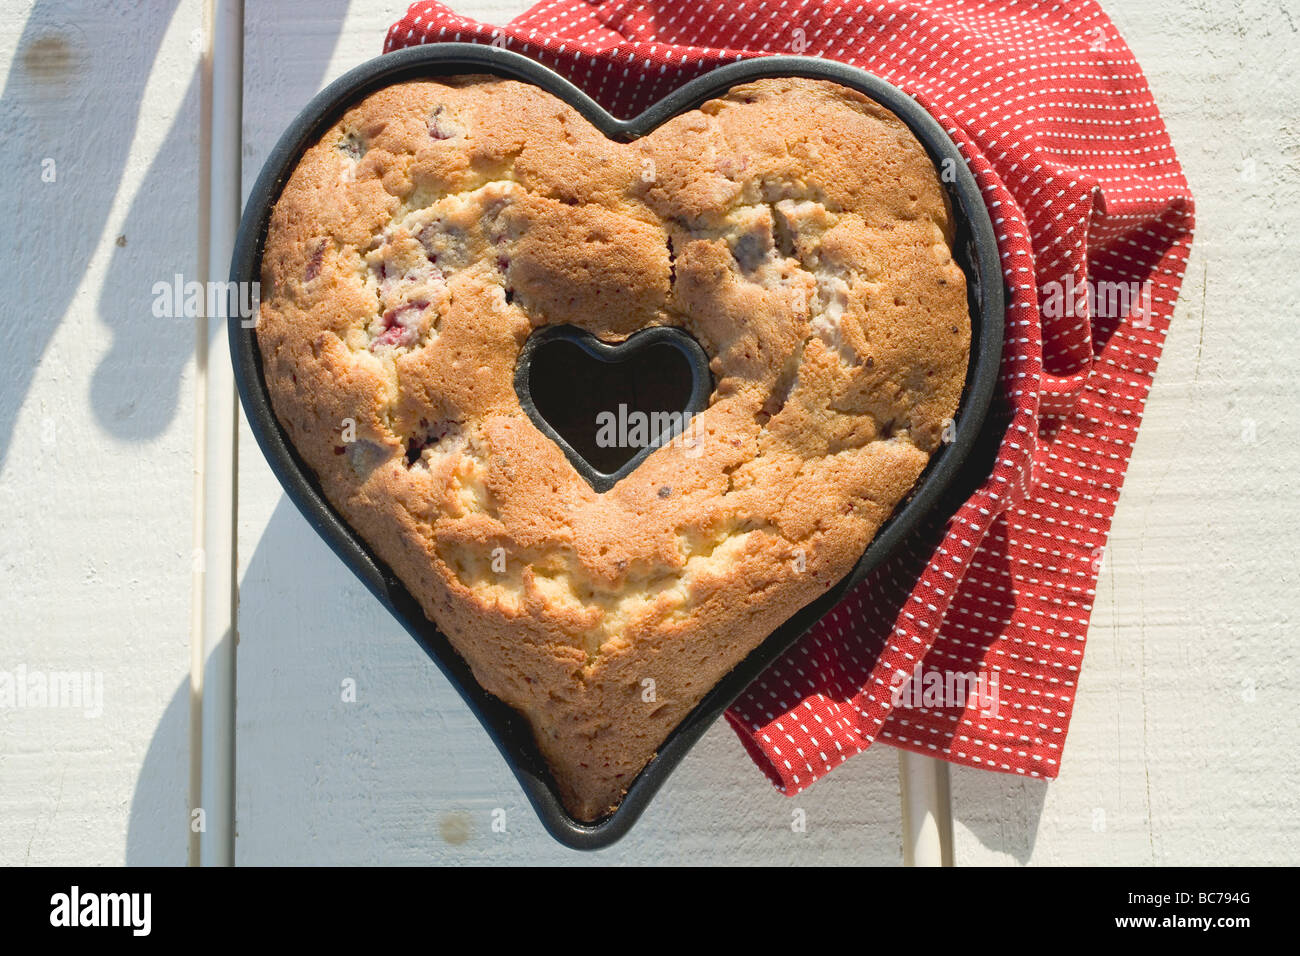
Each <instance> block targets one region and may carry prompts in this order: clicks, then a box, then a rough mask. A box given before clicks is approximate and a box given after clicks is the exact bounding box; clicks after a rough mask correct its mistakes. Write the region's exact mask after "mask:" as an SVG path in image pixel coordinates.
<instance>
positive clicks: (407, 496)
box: [257, 77, 970, 820]
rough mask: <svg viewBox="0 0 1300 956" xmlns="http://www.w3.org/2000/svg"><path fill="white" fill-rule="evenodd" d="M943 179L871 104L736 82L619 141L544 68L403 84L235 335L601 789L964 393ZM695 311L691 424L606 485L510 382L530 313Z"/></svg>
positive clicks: (333, 485) (612, 323) (849, 555)
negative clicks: (584, 470) (701, 384)
mask: <svg viewBox="0 0 1300 956" xmlns="http://www.w3.org/2000/svg"><path fill="white" fill-rule="evenodd" d="M951 236H952V227H951V222H950V218H949V213H948V209H947V206H946V200H945V197H944V193H943V190H942V188H941V186H940V184H939V182H938V179H937V177H936V175H935V171H934V169H933V167H932V165H931V164H930V162H929V160H928V158H927V157H926V155H925V152H924V151H923V149H922V148H921V146H920V145H919V144H918V143H917V142H916V140H915V139H914V138H913V137H912V135H911V133H910V132H909V131H908V130H907V128H906V127H905V126H904V125H903V124H902V123H901V122H899V121H898V120H897V119H896V118H895V117H894V116H893V115H892V114H891V113H889V112H888V111H886V110H884V109H883V108H881V107H880V106H878V105H877V104H875V103H874V102H872V101H870V100H869V99H867V98H866V97H863V96H861V95H860V94H858V93H856V92H853V91H850V90H847V89H844V88H842V87H839V86H836V85H834V84H831V83H827V82H823V81H815V80H804V79H769V80H760V81H757V82H754V83H750V84H746V85H744V86H740V87H737V88H735V89H733V90H731V91H730V92H729V93H728V94H727V95H726V96H724V97H722V98H720V99H717V100H713V101H711V102H709V103H706V104H705V105H704V106H703V107H702V108H701V109H699V110H696V111H692V112H690V113H686V114H683V115H681V116H678V117H676V118H675V119H673V120H671V121H670V122H668V123H666V124H665V125H664V126H662V127H661V128H660V129H658V130H656V131H655V132H653V133H652V134H650V135H649V136H646V137H645V138H643V139H641V140H638V141H636V142H633V143H630V144H620V143H614V142H611V141H609V140H607V139H606V138H605V137H604V136H602V135H601V134H600V133H599V132H597V131H596V130H595V129H593V128H592V127H591V126H590V125H589V124H587V123H586V122H585V121H584V120H583V119H582V118H581V117H580V116H579V115H578V114H577V113H576V112H575V111H574V110H573V109H572V108H570V107H569V106H567V105H565V104H564V103H562V102H560V101H559V100H557V99H555V98H554V97H552V96H550V95H549V94H547V93H544V92H542V91H540V90H538V89H536V88H534V87H531V86H528V85H525V84H522V83H517V82H513V81H507V80H499V79H494V78H486V77H465V78H458V79H455V80H449V81H442V82H435V81H428V82H412V83H405V84H401V85H398V86H393V87H390V88H387V89H384V90H381V91H379V92H378V93H375V94H373V95H371V96H370V97H368V98H367V99H366V100H364V101H363V102H362V103H360V104H359V105H357V106H355V107H354V108H352V109H351V110H349V111H348V112H347V113H346V114H345V115H344V116H343V118H342V119H341V120H340V121H339V123H338V124H337V125H335V126H334V127H333V128H332V129H331V130H330V131H329V132H328V133H327V134H325V136H324V137H323V138H322V139H321V141H320V142H319V143H318V144H317V145H315V146H314V147H312V148H311V149H310V150H308V151H307V153H306V154H305V156H304V157H303V159H302V160H301V162H300V163H299V164H298V166H297V168H296V170H295V171H294V173H293V175H292V176H291V178H290V179H289V182H288V184H287V185H286V186H285V189H284V192H283V194H282V196H281V197H280V199H279V201H278V202H277V204H276V206H275V209H274V212H273V214H272V217H271V223H270V228H269V232H268V236H267V241H266V247H265V253H264V256H263V275H262V284H263V285H262V289H263V298H262V306H261V313H260V319H259V324H258V328H257V336H258V341H259V345H260V347H261V351H262V356H263V362H264V367H265V372H266V380H267V385H268V388H269V389H270V393H271V398H272V401H273V404H274V407H275V410H276V414H277V415H278V417H279V418H280V421H281V423H282V424H283V425H284V427H285V429H286V430H287V432H288V434H289V436H290V438H291V439H292V441H293V442H294V445H295V446H296V447H297V449H298V451H299V452H300V453H301V455H302V456H303V458H304V460H305V461H306V462H307V463H308V464H309V465H310V467H311V468H312V469H313V470H314V471H315V473H316V474H317V476H318V477H319V479H320V482H321V484H322V486H323V488H324V490H325V493H326V495H327V496H328V498H329V500H330V501H331V502H332V503H333V504H334V506H335V507H336V508H338V509H339V511H340V512H341V513H342V515H343V516H344V517H345V518H346V520H347V521H348V522H349V523H350V524H351V525H352V526H353V527H354V528H356V529H357V531H358V532H359V533H360V534H361V535H362V537H364V538H365V539H366V541H367V542H369V543H370V545H371V547H372V548H373V549H374V550H375V552H376V553H377V554H378V555H379V557H380V558H381V559H383V560H384V561H385V562H387V563H388V565H389V566H390V567H391V568H392V569H393V571H394V572H395V573H396V574H397V575H398V576H399V577H400V578H401V579H402V580H403V582H405V584H406V585H407V587H408V588H409V589H410V591H411V593H413V594H414V595H416V597H417V598H418V599H419V600H420V601H421V602H422V604H423V606H424V609H425V611H426V613H427V614H428V615H429V617H430V618H431V619H432V620H434V621H435V622H436V623H437V624H438V626H439V627H440V628H441V629H442V630H443V631H444V632H445V633H446V634H447V636H448V637H449V639H450V640H451V642H452V644H453V645H454V646H455V647H456V648H457V650H458V651H459V652H460V653H461V654H462V655H463V656H464V657H465V659H466V660H467V661H468V662H469V664H470V666H471V667H472V669H473V671H474V674H475V677H476V678H477V679H478V681H479V682H480V683H481V684H482V685H483V686H484V687H485V688H486V689H487V690H488V691H490V692H491V693H493V694H495V695H497V696H498V697H500V698H501V699H502V700H504V701H506V702H507V703H508V704H510V705H511V706H512V707H515V708H516V709H518V710H519V711H521V712H522V713H523V714H524V715H525V716H526V717H527V718H528V720H529V721H530V723H531V725H532V727H533V730H534V732H535V734H536V737H537V740H538V743H539V745H540V747H541V750H542V752H543V754H544V756H545V757H546V759H547V760H548V762H549V763H550V766H551V768H552V770H553V772H554V775H555V778H556V781H557V783H558V785H559V788H560V790H561V793H562V795H563V797H564V800H565V803H566V805H567V806H568V808H569V810H570V812H572V813H573V814H574V815H575V816H577V817H579V818H581V819H585V820H592V819H596V818H598V817H600V816H602V815H603V814H605V813H606V812H608V811H609V810H611V809H612V808H613V807H614V806H616V805H617V803H618V801H619V800H620V798H621V796H622V794H623V792H624V791H625V789H626V787H627V786H628V784H629V783H630V782H631V781H632V779H633V778H634V777H635V776H636V774H637V772H638V771H640V769H641V768H642V767H643V766H644V765H645V764H646V763H647V762H648V761H649V760H650V758H651V757H652V756H653V755H654V753H655V751H656V749H657V748H658V747H659V745H660V744H661V743H662V741H663V739H664V738H665V737H666V736H667V734H668V733H669V732H670V731H671V730H672V729H673V728H674V727H675V726H676V725H677V724H678V723H679V722H680V721H681V720H682V718H684V717H685V716H686V714H687V713H688V712H689V711H690V710H691V708H692V707H694V705H695V704H696V703H697V702H698V701H699V699H700V698H701V697H702V696H703V695H704V694H705V693H706V692H707V691H708V690H709V689H710V688H712V687H713V686H714V685H715V684H716V683H717V682H718V681H719V680H720V679H721V678H722V676H723V675H724V674H726V673H727V672H728V671H729V670H730V669H731V668H732V667H733V666H735V665H736V664H737V663H738V662H739V661H740V660H741V659H743V658H744V657H745V656H746V654H748V653H749V651H750V650H752V649H753V648H754V647H755V646H756V645H757V644H759V643H760V642H761V641H762V639H763V638H764V637H766V636H767V635H768V634H769V633H770V632H771V631H772V630H774V629H775V628H776V627H778V626H779V625H780V624H781V623H782V622H783V621H785V620H786V619H787V618H789V617H790V616H791V615H792V614H793V613H794V612H795V611H797V610H798V609H799V608H800V607H802V606H803V605H805V604H807V603H808V602H809V601H811V600H813V599H814V598H815V597H817V596H818V595H819V594H821V593H823V592H824V591H825V590H826V589H827V588H828V587H830V586H831V585H832V584H833V583H834V582H835V581H837V580H839V579H840V578H841V577H842V576H843V575H844V574H845V573H847V572H848V571H849V569H850V568H851V567H852V566H853V564H854V563H855V562H856V560H857V559H858V557H859V556H860V555H861V553H862V551H863V550H864V549H865V547H866V546H867V544H868V543H869V542H870V540H871V539H872V537H873V536H874V535H875V533H876V530H877V528H878V527H879V526H880V524H881V523H882V522H883V521H884V519H885V518H887V517H888V516H889V514H890V513H891V512H892V511H893V510H894V508H895V507H896V505H897V504H898V503H899V501H901V500H902V499H903V497H904V496H905V495H906V494H907V493H908V491H909V490H910V488H911V487H912V485H913V483H914V482H915V480H916V478H917V477H918V476H919V475H920V473H921V471H922V469H923V468H924V467H925V464H926V462H927V461H928V459H929V455H930V453H931V452H932V451H933V450H934V449H935V448H936V447H937V445H938V443H939V442H940V440H941V432H942V430H943V427H944V423H945V420H946V419H948V418H949V416H951V415H952V414H953V413H954V411H955V409H956V407H957V403H958V399H959V397H960V394H961V390H962V387H963V384H964V377H965V370H966V362H967V353H968V349H969V345H970V321H969V316H968V314H967V307H966V291H965V280H964V277H963V275H962V272H961V270H960V268H959V267H958V266H957V265H956V264H955V263H954V262H953V261H952V258H951V255H950V251H949V244H950V242H951ZM557 323H559V324H573V325H577V326H579V327H581V328H585V329H587V330H589V331H591V332H593V333H594V334H596V335H598V336H601V337H604V338H607V339H617V338H622V337H625V336H627V335H628V334H630V333H631V332H633V331H635V330H636V329H638V328H641V327H643V326H646V325H656V324H667V325H678V326H681V327H683V328H685V329H686V330H687V331H689V332H690V333H691V334H692V335H694V336H695V337H696V339H698V340H699V342H700V343H701V344H702V345H703V346H704V348H705V350H706V351H707V352H708V353H709V355H710V357H711V360H712V368H713V371H714V375H715V380H716V391H715V393H714V395H713V396H712V398H711V401H710V405H709V407H708V409H707V410H705V411H704V412H702V413H701V414H700V415H698V416H697V417H696V419H695V421H694V426H693V430H692V439H691V440H688V441H681V440H678V441H674V442H673V443H671V444H669V445H666V446H664V447H662V448H660V449H658V450H656V451H655V452H654V453H653V454H651V455H650V457H649V458H647V459H646V460H645V461H644V462H643V463H642V464H641V465H640V467H639V468H637V470H636V471H635V472H633V473H632V474H631V475H630V476H628V477H627V478H625V479H624V480H622V481H621V482H619V483H618V484H617V485H615V486H614V487H613V488H612V489H611V490H609V491H608V492H606V493H605V494H603V495H602V494H597V493H596V492H594V491H593V490H592V488H591V487H590V486H589V485H587V484H586V482H585V481H584V480H583V479H582V478H581V477H580V476H579V474H578V473H577V472H576V471H575V470H574V469H573V467H572V466H571V465H570V464H569V462H568V460H567V459H566V458H565V456H564V454H563V453H562V452H561V450H560V449H559V448H558V447H557V446H556V445H555V444H554V443H553V442H551V441H550V440H549V439H547V438H546V437H544V436H543V434H542V433H541V432H539V431H538V429H537V428H536V426H535V425H534V424H533V423H532V421H531V420H530V419H529V418H528V417H527V415H526V414H525V413H524V412H523V410H522V408H521V407H520V404H519V401H518V398H517V396H516V394H515V391H514V387H513V372H514V367H515V362H516V358H517V356H518V354H519V350H520V348H521V347H522V345H523V343H524V341H525V340H526V339H527V337H528V336H529V334H530V333H531V332H532V331H533V330H534V329H535V328H537V327H539V326H542V325H547V324H557Z"/></svg>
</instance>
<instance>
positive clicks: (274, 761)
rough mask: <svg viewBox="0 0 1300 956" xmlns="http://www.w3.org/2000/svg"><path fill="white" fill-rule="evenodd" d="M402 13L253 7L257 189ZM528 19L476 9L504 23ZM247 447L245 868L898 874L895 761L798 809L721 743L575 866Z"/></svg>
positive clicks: (707, 746)
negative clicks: (312, 102) (307, 110)
mask: <svg viewBox="0 0 1300 956" xmlns="http://www.w3.org/2000/svg"><path fill="white" fill-rule="evenodd" d="M397 6H398V5H389V7H388V8H385V6H384V5H383V4H369V3H366V4H361V3H357V4H353V5H352V6H351V7H349V8H348V9H347V10H346V16H342V14H343V12H344V11H343V10H342V9H341V8H340V6H339V5H338V4H335V5H334V6H333V7H331V6H330V5H329V4H317V5H315V6H314V7H313V8H312V10H311V12H310V14H309V16H308V17H307V19H303V18H302V14H301V13H300V12H299V11H301V10H302V8H301V7H299V6H296V5H294V4H291V3H287V2H279V3H258V4H256V5H250V9H249V10H248V18H249V19H248V25H247V33H248V39H247V43H246V48H245V62H246V73H245V77H246V82H245V94H244V95H245V99H244V112H245V117H246V119H245V131H246V143H245V182H246V184H247V183H249V182H251V178H252V177H253V176H255V175H256V172H257V169H258V167H259V165H260V162H261V160H262V158H264V157H265V155H266V153H267V150H269V149H270V147H271V146H272V145H273V143H274V141H275V138H276V137H277V136H278V135H279V133H280V131H281V130H282V129H283V127H284V126H285V124H287V123H288V122H289V120H290V119H291V118H292V117H293V115H294V114H295V112H296V111H297V110H298V109H299V108H300V107H301V106H302V105H303V104H305V103H306V101H307V99H308V98H309V97H310V96H311V95H312V94H313V93H315V92H316V90H317V89H318V88H319V87H320V86H322V85H323V84H324V82H325V81H327V80H328V79H332V78H333V77H335V76H337V75H338V74H339V73H341V72H343V71H344V70H345V69H347V68H349V67H351V66H353V65H355V64H357V63H360V62H362V61H363V60H365V59H367V58H368V57H370V56H373V55H375V54H376V53H377V52H378V51H379V50H380V49H381V48H382V43H383V37H384V32H385V30H386V28H387V26H388V24H389V23H391V22H392V20H393V19H395V14H396V12H397V10H396V9H393V8H394V7H397ZM524 6H525V4H522V3H518V4H499V3H498V4H488V5H484V6H482V7H478V6H476V5H472V4H458V5H457V8H458V9H459V10H460V11H461V12H464V13H465V14H466V15H468V16H476V17H482V18H484V19H495V22H504V20H505V19H508V16H509V15H510V12H511V11H512V10H514V11H517V10H521V9H523V8H524ZM497 11H502V12H501V13H497ZM494 14H495V16H493V15H494ZM240 447H241V449H249V452H248V453H247V454H241V456H240V476H239V479H240V486H239V496H240V498H239V500H240V533H239V540H240V547H241V554H240V578H241V585H240V614H239V632H240V643H239V683H238V707H237V715H238V728H239V742H238V748H237V764H238V786H237V808H238V811H237V812H238V822H239V840H238V845H237V851H236V858H237V861H238V862H239V863H246V864H252V863H271V862H282V863H444V862H462V861H475V862H488V861H492V862H507V861H513V862H524V861H526V862H543V861H554V862H591V861H594V860H604V861H610V862H632V861H640V862H673V861H676V862H698V863H705V862H719V863H721V862H737V863H739V862H746V863H764V862H766V863H789V862H795V861H797V860H814V859H815V860H821V861H825V862H832V863H834V862H844V863H847V862H877V863H885V864H896V863H898V862H899V859H900V856H899V847H900V840H901V830H900V826H901V824H900V819H899V802H898V789H897V779H896V766H897V757H896V756H895V754H894V753H893V752H892V751H889V750H885V749H883V748H882V749H880V750H879V751H877V752H875V753H873V754H870V755H867V756H864V757H862V758H859V759H857V760H854V761H852V762H851V763H850V764H849V765H847V766H845V767H843V768H841V769H840V770H839V771H837V772H836V774H835V775H834V778H833V779H830V780H827V781H825V782H823V783H821V784H819V785H818V786H816V787H814V788H813V789H812V790H810V791H809V792H808V793H807V794H804V795H801V796H800V797H798V798H795V799H792V800H786V799H784V798H783V797H781V796H779V795H778V794H777V793H776V792H775V791H774V790H773V789H772V788H771V786H770V785H769V784H768V783H767V782H766V780H765V779H764V778H763V776H762V775H761V774H760V773H759V771H758V770H757V769H755V768H754V766H753V765H752V763H751V762H750V761H749V759H748V758H747V757H746V756H745V754H744V753H743V751H742V749H741V747H740V744H739V743H738V742H737V740H736V739H735V736H734V734H733V733H732V732H731V730H730V729H728V728H727V727H725V726H722V725H719V726H717V727H714V728H713V730H712V731H710V733H709V734H708V735H707V736H706V737H705V739H704V740H703V741H702V742H701V743H700V744H699V746H698V747H697V749H696V750H695V751H694V753H693V754H692V755H691V756H690V757H689V758H688V759H687V760H686V762H685V763H684V764H683V765H682V766H681V768H680V769H679V770H678V771H677V773H676V774H675V776H674V777H673V779H672V781H671V782H670V783H669V784H668V786H667V787H666V789H665V791H664V792H663V793H661V795H660V796H659V797H658V798H657V799H656V801H655V803H654V805H653V806H652V807H651V808H650V810H649V811H648V813H647V814H646V817H645V818H644V819H643V820H642V821H641V822H640V823H639V824H638V826H637V827H636V829H635V830H634V831H633V833H632V834H631V835H630V836H629V837H628V838H627V839H626V840H624V841H623V842H622V843H620V844H618V845H617V846H616V847H614V848H611V849H610V850H608V851H604V852H602V853H600V854H597V855H595V856H581V855H579V854H576V853H574V852H572V851H568V850H565V849H563V848H561V847H559V846H558V845H557V844H555V843H554V842H553V841H551V840H550V838H549V837H547V836H546V834H545V832H544V831H543V830H542V828H541V825H540V824H539V823H538V822H537V821H536V819H535V818H534V817H533V815H532V812H531V810H530V809H529V808H528V807H527V805H526V804H525V802H524V800H523V797H522V794H521V792H520V790H519V788H518V787H517V785H516V784H515V781H514V778H513V777H512V776H511V774H510V773H509V771H508V770H507V769H506V766H505V764H504V763H503V761H502V760H501V759H500V757H499V756H498V755H497V754H496V751H495V749H494V748H493V747H492V745H491V744H490V742H489V741H488V739H487V736H486V734H484V732H483V731H482V730H481V729H480V728H479V727H478V725H477V723H476V722H475V721H474V719H473V718H472V717H471V715H470V714H469V712H468V710H467V709H466V708H465V707H464V705H463V704H462V703H461V702H460V700H459V698H458V697H457V696H456V694H455V693H454V691H453V690H452V689H451V688H450V686H449V685H448V684H447V683H446V682H445V681H444V680H443V679H442V677H441V675H439V674H438V672H437V671H436V670H435V668H434V667H433V666H432V665H431V664H430V663H429V662H428V661H427V660H426V659H425V658H424V657H423V654H422V652H420V651H419V650H418V648H417V647H416V646H415V644H414V643H413V642H412V641H411V640H410V639H409V638H408V637H407V636H406V635H405V633H404V632H403V631H402V630H401V628H400V627H399V626H398V625H397V624H396V623H395V622H394V621H392V620H391V619H390V618H389V617H388V616H387V615H386V613H384V612H383V611H382V610H381V609H380V608H379V607H378V605H377V604H376V603H375V602H374V600H373V599H371V598H370V597H369V596H368V595H367V594H366V593H365V591H364V590H363V589H362V588H361V586H360V585H359V584H358V583H357V582H356V581H355V580H354V579H353V578H352V577H351V575H350V573H349V572H347V571H346V570H345V569H344V568H343V566H342V565H341V564H340V562H339V561H338V560H337V559H336V558H335V557H334V556H333V555H332V554H331V553H330V552H329V551H328V549H327V548H326V547H325V546H324V545H323V544H322V543H321V542H320V541H319V540H318V539H317V538H316V537H315V535H314V534H313V533H312V532H311V530H310V529H309V528H308V527H307V525H306V523H305V522H304V521H303V520H302V518H301V517H300V516H299V515H298V514H297V512H296V510H295V509H294V508H293V506H292V505H290V504H289V503H287V502H286V501H285V500H284V499H283V497H282V495H281V493H280V490H279V486H278V485H277V484H276V482H275V479H274V478H273V477H272V476H271V475H270V474H269V472H268V471H267V469H266V466H265V463H264V462H263V461H262V459H261V458H260V456H259V455H258V454H257V453H256V451H255V446H254V444H253V440H252V437H251V435H250V434H249V433H248V432H247V430H245V431H244V433H243V435H242V437H241V441H240ZM345 679H352V680H355V681H356V686H357V701H356V702H355V703H344V702H343V701H342V699H341V697H342V695H341V684H342V682H343V681H344V680H345ZM497 809H500V810H503V811H504V813H505V820H506V832H505V833H494V832H493V831H492V829H491V822H492V813H493V811H494V810H497ZM796 811H799V812H796ZM801 820H802V821H803V822H804V826H803V827H802V828H800V827H799V826H797V824H798V823H799V821H801Z"/></svg>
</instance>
